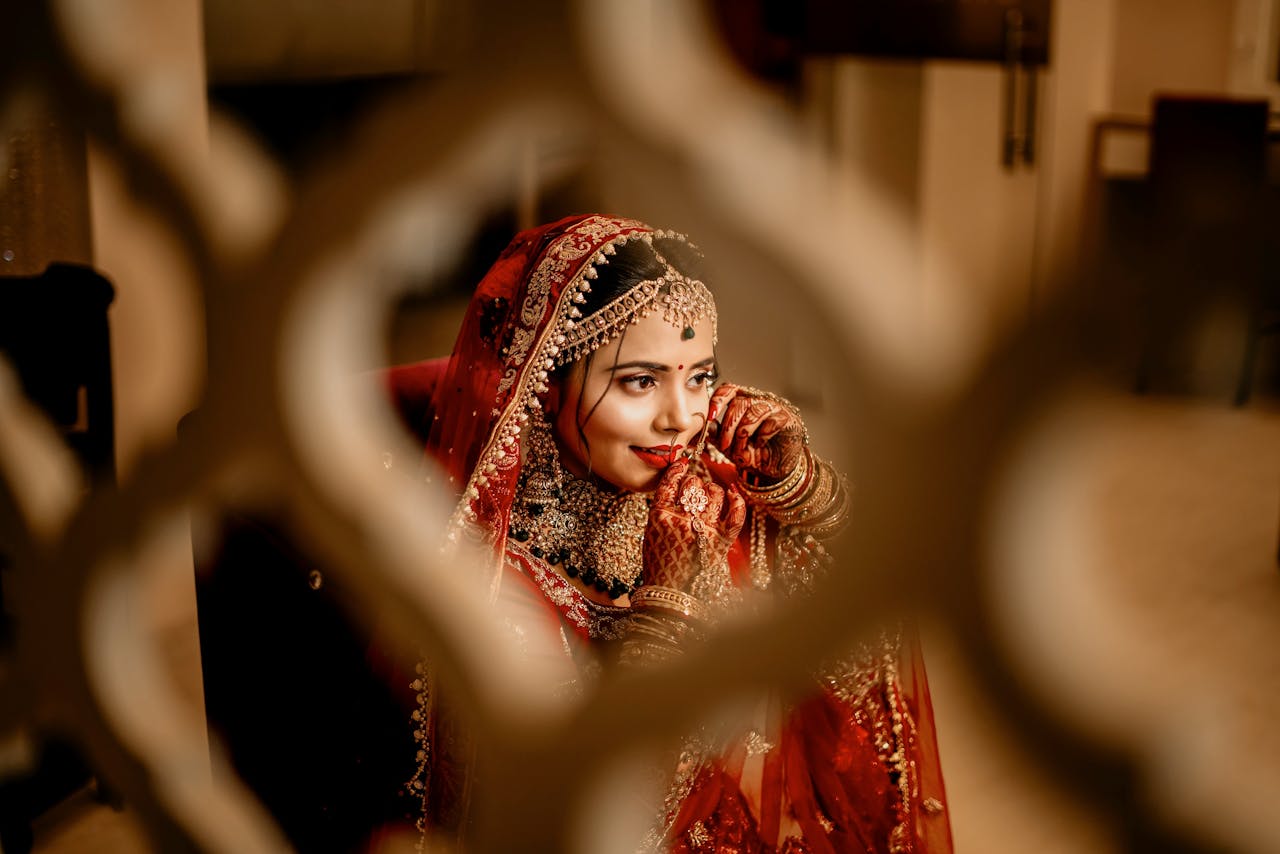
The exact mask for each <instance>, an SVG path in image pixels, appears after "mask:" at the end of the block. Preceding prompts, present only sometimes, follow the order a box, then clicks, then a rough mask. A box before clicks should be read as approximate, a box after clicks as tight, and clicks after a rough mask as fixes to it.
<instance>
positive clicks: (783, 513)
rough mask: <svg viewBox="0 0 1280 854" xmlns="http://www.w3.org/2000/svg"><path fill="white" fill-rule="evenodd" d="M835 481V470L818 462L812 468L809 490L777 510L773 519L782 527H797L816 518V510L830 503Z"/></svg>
mask: <svg viewBox="0 0 1280 854" xmlns="http://www.w3.org/2000/svg"><path fill="white" fill-rule="evenodd" d="M835 481H836V474H835V470H834V469H832V468H831V466H830V465H829V464H827V463H825V462H820V461H818V462H817V463H816V465H815V466H814V472H813V477H811V478H810V479H809V489H808V490H806V491H805V494H804V495H802V496H799V497H798V498H797V499H796V500H795V502H794V503H792V504H791V505H789V506H787V507H779V508H777V510H775V511H774V514H773V515H774V517H775V518H776V519H777V520H778V521H779V522H782V523H783V524H784V525H798V524H803V523H804V522H805V521H806V520H807V519H810V518H813V517H815V516H817V515H818V509H819V508H823V507H826V506H827V503H828V502H830V501H831V496H832V495H833V494H834V492H835Z"/></svg>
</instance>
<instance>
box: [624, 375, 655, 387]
mask: <svg viewBox="0 0 1280 854" xmlns="http://www.w3.org/2000/svg"><path fill="white" fill-rule="evenodd" d="M622 384H623V385H625V386H628V387H630V388H634V389H648V388H653V387H654V386H655V385H657V384H658V381H657V380H656V379H654V378H653V377H651V376H649V375H648V374H636V375H635V376H634V377H625V378H623V380H622Z"/></svg>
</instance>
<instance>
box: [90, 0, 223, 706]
mask: <svg viewBox="0 0 1280 854" xmlns="http://www.w3.org/2000/svg"><path fill="white" fill-rule="evenodd" d="M115 14H116V15H118V16H119V17H120V18H122V19H123V20H120V21H118V22H117V23H118V25H119V26H120V27H121V28H122V29H123V30H124V31H126V32H129V33H131V35H130V38H129V39H128V41H127V42H125V43H124V44H125V45H127V54H126V55H127V56H128V57H129V58H128V60H127V61H124V60H121V58H120V57H115V58H114V60H116V61H118V64H115V66H114V67H115V70H116V72H117V73H119V74H120V75H121V78H120V79H121V80H122V81H123V83H124V86H125V92H126V93H128V94H131V95H132V96H133V97H134V98H136V99H139V101H138V102H136V103H135V108H136V109H140V110H144V109H145V108H146V105H145V104H144V103H142V101H144V100H145V99H146V98H148V97H150V98H155V99H159V100H157V101H155V102H153V103H152V104H151V106H152V107H153V108H158V109H157V110H156V112H155V113H153V114H151V116H150V119H151V120H152V121H155V122H156V123H157V125H155V126H153V127H152V128H151V131H153V132H154V133H155V134H156V135H157V136H158V137H160V138H162V139H164V140H165V141H166V142H167V143H171V144H172V145H173V146H174V148H175V150H177V151H180V152H182V156H183V157H184V158H185V161H184V162H185V165H190V166H192V167H195V168H198V167H199V165H200V164H201V163H203V162H205V161H207V154H208V110H207V104H206V98H205V86H204V80H205V78H204V50H203V37H202V34H201V5H200V0H132V2H130V3H122V4H118V8H116V9H115ZM97 43H98V44H100V45H102V44H106V45H110V44H112V43H113V42H112V39H110V38H104V39H102V41H100V42H97ZM116 44H119V43H118V42H117V43H116ZM137 118H139V119H141V120H146V118H147V117H146V116H144V115H140V116H137ZM89 155H90V156H89V197H90V215H91V223H92V233H93V262H94V266H95V267H96V268H97V269H98V271H99V272H101V273H102V274H103V275H105V276H106V277H107V278H108V279H110V280H111V282H112V283H113V284H114V285H115V288H116V299H115V303H114V304H113V306H112V308H111V312H110V318H111V358H112V374H113V382H114V386H115V388H114V392H115V408H116V458H117V462H118V467H119V471H120V477H121V479H122V480H123V479H127V478H128V477H129V475H130V472H131V471H132V469H133V467H134V466H135V465H136V462H137V460H138V457H139V455H140V454H142V453H143V452H144V450H145V449H146V447H147V446H148V445H150V444H160V445H167V444H168V443H170V442H172V441H173V438H174V430H175V427H176V425H177V420H178V418H179V417H180V416H181V415H182V414H184V413H185V412H187V411H189V410H190V409H191V408H193V407H194V406H195V403H196V399H197V395H198V393H199V383H200V381H201V379H202V376H203V372H204V350H203V328H204V327H203V323H204V321H203V316H202V313H201V307H200V300H199V298H198V296H197V294H196V283H195V280H194V275H193V272H192V270H191V269H190V268H189V266H188V264H187V260H186V258H185V257H184V255H183V254H182V252H181V250H180V247H179V246H178V245H177V243H176V242H175V240H174V239H173V236H172V234H170V232H169V230H168V228H167V226H166V224H165V223H164V221H163V219H161V218H160V217H157V216H156V215H155V214H154V213H152V212H151V211H150V210H149V209H147V208H146V207H145V206H143V205H141V204H139V202H138V201H137V199H135V198H134V197H133V196H132V195H131V193H130V191H129V189H128V188H127V187H126V185H125V182H124V179H123V177H122V175H121V172H120V170H119V168H118V166H117V164H116V162H115V160H114V159H113V158H112V157H111V156H110V155H109V154H108V153H106V152H105V151H104V150H103V149H102V148H101V147H97V146H93V145H91V146H90V151H89ZM138 560H140V561H145V564H146V566H147V568H148V574H149V577H150V578H151V579H153V581H154V583H153V584H151V585H150V588H149V590H148V596H149V603H150V604H151V605H152V606H153V607H152V608H151V609H150V610H149V613H148V615H147V616H148V618H149V619H150V620H152V622H153V629H154V631H155V632H156V634H157V637H158V638H159V641H160V643H161V648H162V649H164V650H165V653H166V657H167V659H168V660H169V663H170V664H171V665H172V666H173V668H174V672H175V676H176V678H177V687H178V688H179V690H181V691H182V693H183V694H184V696H185V697H186V698H187V699H188V700H190V701H191V703H192V706H193V708H196V709H199V710H200V712H201V715H203V694H202V690H201V681H200V670H199V662H200V659H199V642H198V638H197V635H196V626H195V587H194V583H195V582H194V578H195V577H194V573H193V569H192V555H191V541H190V537H189V535H188V532H187V531H186V530H185V526H183V525H176V526H171V527H170V528H168V529H167V532H166V534H165V535H164V536H162V537H161V538H160V539H158V540H157V541H156V542H155V543H154V545H153V547H152V548H149V549H147V550H146V552H145V553H144V554H143V555H140V556H138ZM201 721H202V723H203V718H202V719H201Z"/></svg>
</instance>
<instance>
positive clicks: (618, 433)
mask: <svg viewBox="0 0 1280 854" xmlns="http://www.w3.org/2000/svg"><path fill="white" fill-rule="evenodd" d="M693 332H694V334H693V337H692V338H687V337H685V333H684V330H683V329H678V328H676V327H674V326H672V325H671V324H669V323H667V322H666V321H665V320H663V318H662V315H661V314H660V313H657V312H655V313H653V314H650V315H649V316H648V317H646V318H644V319H643V320H641V321H640V322H638V323H636V324H633V325H631V326H628V327H627V330H626V333H625V334H624V335H622V336H621V337H620V338H618V339H617V340H615V341H612V342H610V343H608V344H606V345H604V346H603V347H601V348H600V349H599V350H597V351H596V353H595V358H594V359H592V360H591V364H590V366H589V368H588V367H586V366H585V360H579V361H578V362H575V363H574V364H573V365H572V366H571V367H570V368H569V372H568V375H567V376H566V377H565V379H564V384H563V387H562V388H561V390H560V410H559V412H558V413H557V414H556V418H555V434H556V440H557V443H558V444H559V445H560V451H561V455H560V456H561V462H562V464H563V465H564V467H565V468H566V469H568V470H569V471H570V472H572V473H573V474H575V475H577V476H578V477H586V476H587V475H588V473H590V474H592V475H595V476H596V477H598V478H600V479H602V480H605V481H607V482H609V483H610V484H612V485H613V486H615V487H617V488H618V489H622V490H627V491H629V492H650V491H652V490H653V489H654V488H656V487H657V485H658V480H659V479H660V478H661V477H662V472H663V470H664V469H666V467H667V466H668V465H669V464H670V463H671V462H672V460H674V459H675V458H676V456H677V455H678V454H679V452H680V451H681V450H683V449H685V448H687V447H688V446H689V445H690V443H691V442H692V441H693V440H694V439H695V438H696V437H697V435H698V433H699V432H700V431H701V430H702V427H703V424H704V423H706V420H707V404H708V403H709V402H710V399H711V387H712V383H714V381H715V377H716V364H715V352H714V350H713V348H712V343H711V329H710V323H709V322H707V321H705V320H704V321H700V322H699V323H697V324H695V325H694V326H693ZM579 427H581V433H579ZM584 436H585V438H586V442H583V437H584Z"/></svg>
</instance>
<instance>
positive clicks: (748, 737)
mask: <svg viewBox="0 0 1280 854" xmlns="http://www.w3.org/2000/svg"><path fill="white" fill-rule="evenodd" d="M666 235H667V233H665V232H655V231H654V230H653V229H651V228H650V227H648V226H646V225H644V224H642V223H639V222H636V221H633V220H627V219H621V218H614V217H606V216H597V215H591V216H576V217H570V218H567V219H564V220H561V221H559V222H556V223H552V224H550V225H546V226H542V227H539V228H536V229H531V230H529V231H526V232H523V233H521V234H519V235H518V236H517V237H516V238H515V239H514V240H513V241H512V242H511V244H510V245H509V246H508V247H507V249H506V250H505V251H504V252H503V253H502V255H501V256H500V257H499V259H498V261H497V262H496V263H495V264H494V265H493V267H492V268H491V269H490V271H489V273H488V274H487V275H486V276H485V278H484V279H483V281H482V282H481V283H480V285H479V287H478V288H477V290H476V293H475V295H474V297H473V299H472V300H471V303H470V305H469V307H468V311H467V315H466V317H465V319H464V321H463V327H462V331H461V333H460V335H459V338H458V342H457V344H456V346H455V348H454V352H453V354H452V356H451V357H450V358H449V359H447V360H438V361H436V362H433V363H424V364H423V365H418V366H411V367H409V368H405V369H397V370H395V371H393V372H392V374H391V383H392V385H393V387H394V391H395V393H396V394H397V396H398V397H399V398H400V399H401V400H402V403H403V402H404V401H405V400H406V398H408V402H407V408H408V409H409V410H410V411H413V412H415V413H416V414H417V417H420V418H422V419H423V420H424V422H423V424H424V426H423V429H422V432H423V433H424V434H425V436H426V445H427V451H428V453H429V454H430V455H431V456H432V457H433V458H434V459H435V460H436V461H437V462H438V463H439V464H440V466H441V467H442V470H443V473H444V476H445V477H447V478H448V480H449V481H450V482H451V483H452V484H453V485H454V488H455V489H456V491H457V493H458V494H459V495H460V501H459V504H458V508H457V511H456V512H455V515H454V518H453V520H452V521H451V524H450V536H451V537H452V538H458V537H461V536H467V537H468V538H471V539H479V540H481V541H482V542H484V543H485V544H486V545H487V546H488V547H490V548H491V549H492V553H493V556H494V560H493V567H494V568H493V574H492V576H491V578H490V579H489V580H488V583H489V584H491V586H492V589H493V590H495V591H497V590H498V589H501V590H502V595H503V598H504V600H505V601H506V602H507V603H508V604H511V603H512V602H516V603H517V605H518V608H517V613H521V614H524V615H525V616H526V618H527V619H528V620H530V621H538V622H544V623H545V622H549V623H551V624H553V625H555V626H556V627H557V628H558V630H560V631H561V632H562V634H563V636H564V638H565V640H566V643H565V644H564V650H565V656H566V658H567V660H568V661H569V662H571V663H572V664H574V666H575V667H576V668H577V669H578V670H580V671H583V672H584V673H585V672H589V671H593V670H595V669H598V667H599V666H600V663H601V662H606V664H605V666H608V665H607V662H608V661H609V660H610V659H611V658H613V657H615V656H613V655H612V653H611V650H612V649H613V648H615V647H616V646H617V645H618V643H619V640H620V638H622V637H624V636H625V635H626V632H627V627H628V611H629V609H628V608H625V607H617V606H608V605H601V604H598V603H596V602H594V601H592V600H591V599H589V598H588V597H586V596H584V595H583V594H582V593H581V592H580V591H579V590H578V589H577V588H576V587H575V586H574V585H573V584H571V583H570V582H569V581H568V580H566V578H565V576H564V575H563V574H562V573H561V572H560V571H559V570H558V569H557V567H556V566H555V565H554V561H552V560H549V559H548V557H547V556H546V555H542V554H535V553H534V552H533V551H531V550H530V549H529V548H528V546H527V544H525V543H523V542H521V541H519V540H518V539H516V538H515V537H511V536H509V535H508V529H509V526H510V524H511V520H512V509H513V506H514V504H515V503H516V501H517V500H518V498H519V495H518V489H519V484H520V470H521V465H522V462H521V460H522V453H521V443H522V441H524V437H525V435H526V434H527V430H526V424H527V422H528V421H529V418H530V413H531V412H533V411H534V410H535V408H536V407H538V406H539V405H540V403H539V397H540V395H542V394H543V393H544V392H545V391H546V386H547V382H548V374H549V373H550V369H551V368H552V366H553V364H554V356H555V354H556V353H557V352H558V346H559V344H560V343H563V331H564V329H565V325H566V323H568V324H570V325H571V324H573V323H575V322H577V321H578V320H581V319H582V318H581V316H580V313H579V312H578V311H577V310H576V307H575V305H576V302H580V300H576V301H575V296H576V295H577V294H578V292H579V290H581V289H583V288H584V287H589V282H590V280H591V279H593V278H594V277H595V267H596V266H598V265H600V264H605V263H607V262H608V257H609V256H610V255H611V254H613V251H614V247H615V246H616V245H618V244H619V243H623V242H626V241H629V240H637V239H639V240H645V241H646V242H648V241H649V240H651V239H653V238H655V237H661V236H666ZM415 401H417V403H416V404H415ZM427 425H429V426H427ZM707 463H708V465H711V466H713V467H718V470H719V472H720V476H721V478H722V479H723V480H724V481H725V482H732V481H733V477H734V474H733V470H732V469H731V468H729V469H728V470H727V471H726V469H725V467H726V466H727V465H728V464H727V463H726V462H725V461H724V460H723V458H719V459H716V460H708V461H707ZM760 526H763V527H760ZM751 528H752V526H748V527H747V528H744V532H743V534H742V536H741V537H740V538H739V541H738V542H737V543H736V544H735V545H734V546H733V548H732V550H731V552H730V569H731V574H732V579H733V583H734V584H735V585H738V586H740V587H742V588H744V589H745V588H750V587H753V586H754V587H755V588H756V589H757V590H759V589H762V588H768V590H769V591H770V592H771V593H772V594H779V593H781V594H783V595H785V594H787V593H792V592H797V591H800V590H803V589H804V588H805V587H807V586H808V584H809V582H810V581H811V576H812V574H813V573H814V572H815V571H816V570H817V569H818V568H819V564H821V563H822V560H821V556H822V549H821V546H820V545H818V544H816V543H814V542H813V541H812V538H808V539H807V542H806V538H804V537H800V536H796V537H795V538H794V541H791V540H788V539H787V538H788V537H791V536H792V532H789V531H787V530H786V529H785V526H780V525H778V523H777V522H776V521H774V520H769V519H763V520H761V521H760V522H759V523H758V525H757V526H755V531H754V533H755V537H753V536H752V530H751ZM753 540H754V545H753ZM784 541H786V542H784ZM787 546H790V548H788V547H787ZM765 547H767V548H766V551H767V553H768V559H767V561H762V560H761V558H760V557H759V553H760V550H761V549H762V548H765ZM753 548H755V549H756V550H757V552H756V553H755V557H754V559H753V552H752V549H753ZM762 575H763V576H764V577H763V578H762V577H761V576H762ZM815 677H816V678H815V684H814V692H813V694H812V696H811V697H809V698H808V699H806V700H804V701H802V702H799V703H788V704H786V705H785V707H784V705H783V703H782V702H781V701H780V700H775V701H771V702H770V703H768V704H767V705H768V708H767V711H766V712H765V713H764V714H763V715H761V716H760V717H759V718H758V720H759V725H756V726H751V727H748V728H745V729H743V730H741V731H739V732H736V733H734V734H732V736H731V737H729V738H726V739H720V740H718V741H717V745H718V746H717V747H716V748H715V750H714V752H708V749H707V748H706V747H705V746H702V747H700V748H699V747H696V746H695V747H690V748H689V751H687V753H686V755H683V756H682V757H681V760H682V761H680V762H679V763H677V769H678V770H677V771H676V772H675V773H674V775H673V778H672V781H671V788H670V791H669V793H668V796H667V799H666V801H665V803H664V804H663V805H662V806H661V807H660V808H659V809H658V812H659V813H660V815H657V816H655V832H654V833H653V834H652V835H651V838H650V839H649V840H648V841H647V842H648V845H649V847H650V848H651V849H652V850H669V851H675V852H712V851H714V852H739V851H741V852H761V854H765V852H789V854H795V853H796V852H815V854H817V852H931V854H932V853H933V852H949V851H951V835H950V826H949V820H948V817H947V813H946V806H945V796H944V793H943V784H942V775H941V770H940V767H939V761H938V753H937V745H936V741H935V737H934V721H933V713H932V707H931V705H930V700H929V692H928V686H927V683H926V681H925V674H924V667H923V663H922V661H921V659H920V656H919V654H918V652H917V646H916V644H915V642H914V638H913V637H911V636H910V633H909V632H904V631H902V630H894V631H890V632H885V633H883V634H882V635H881V638H880V640H879V641H878V642H877V643H874V644H868V645H864V646H863V647H862V648H860V649H859V650H856V651H855V652H853V653H852V654H850V655H848V656H846V657H845V658H843V659H842V660H840V661H838V662H833V663H830V664H828V665H826V666H825V667H824V668H823V669H822V672H820V673H817V674H815ZM436 699H437V698H436V697H435V696H434V693H433V692H430V691H427V690H425V688H424V687H422V685H421V684H419V700H420V702H422V703H423V706H422V708H421V709H420V711H419V715H418V717H419V720H418V724H417V728H418V731H419V733H420V734H421V740H422V741H423V750H422V752H421V753H420V758H421V760H422V767H421V768H420V772H419V776H418V778H416V779H415V781H414V782H413V786H414V787H415V789H416V790H417V791H418V792H419V793H420V794H422V795H423V796H424V797H423V800H424V807H423V815H424V817H425V819H424V820H425V823H426V825H427V826H432V827H435V826H439V825H442V824H443V825H448V824H450V823H452V822H455V821H457V820H458V815H459V811H460V809H461V807H460V805H459V804H458V803H457V798H458V794H459V793H460V792H461V791H462V789H463V787H462V786H461V785H460V784H459V783H458V780H457V774H458V764H459V762H460V761H461V760H460V759H459V757H457V756H456V755H450V754H449V750H448V749H447V745H448V744H451V743H455V742H456V739H454V737H453V733H452V732H444V731H443V730H444V729H445V728H447V727H450V722H449V720H448V716H447V715H443V716H442V715H440V714H439V713H438V709H436V708H435V701H436ZM753 720H754V719H753Z"/></svg>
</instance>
